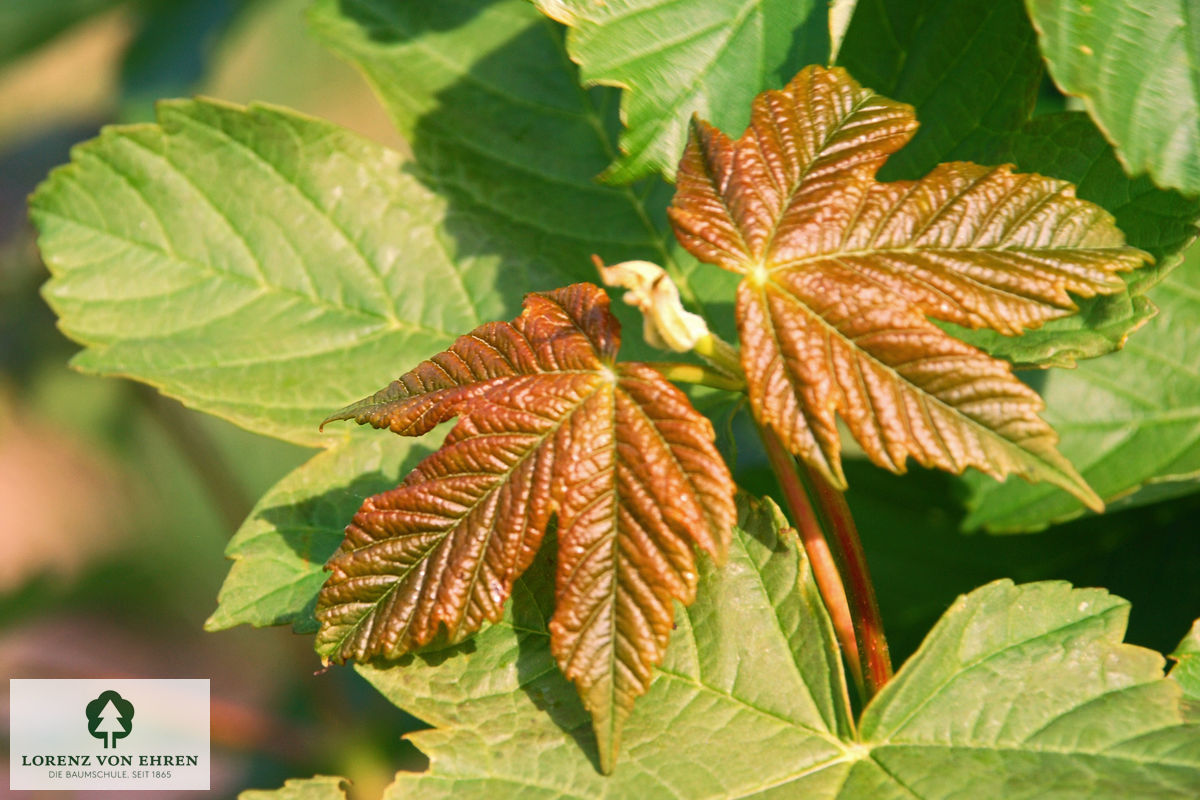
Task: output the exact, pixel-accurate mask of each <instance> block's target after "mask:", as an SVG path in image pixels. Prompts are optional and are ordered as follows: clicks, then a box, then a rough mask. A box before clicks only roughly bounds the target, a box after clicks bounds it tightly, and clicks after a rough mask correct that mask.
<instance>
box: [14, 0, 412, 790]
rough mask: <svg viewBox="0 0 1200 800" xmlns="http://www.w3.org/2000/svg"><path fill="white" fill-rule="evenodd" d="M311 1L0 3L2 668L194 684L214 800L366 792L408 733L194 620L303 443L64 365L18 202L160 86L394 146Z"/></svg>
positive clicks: (68, 352) (315, 666)
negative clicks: (309, 779)
mask: <svg viewBox="0 0 1200 800" xmlns="http://www.w3.org/2000/svg"><path fill="white" fill-rule="evenodd" d="M307 4H308V3H307V0H143V1H142V2H112V0H0V675H3V676H5V677H8V678H31V677H64V678H65V677H109V676H111V677H201V678H210V679H211V681H212V684H211V688H212V698H213V709H212V712H213V714H212V754H213V765H214V766H213V774H212V787H213V788H212V791H211V792H210V794H211V795H212V796H215V797H233V796H235V795H236V794H237V792H238V791H239V790H241V789H244V788H251V787H260V788H273V787H276V786H279V785H281V784H282V783H283V781H284V779H286V778H289V777H293V776H308V775H312V774H315V773H321V772H324V773H331V774H344V775H353V776H354V777H355V785H354V786H353V787H352V788H351V796H352V797H378V796H379V795H380V793H381V791H382V789H383V787H384V786H385V785H386V784H387V783H389V782H390V781H391V779H392V776H393V774H394V773H395V771H396V769H397V768H405V767H407V768H412V769H420V768H421V767H422V766H423V761H422V758H421V756H420V755H419V754H418V753H417V752H416V750H415V749H414V748H412V747H411V746H410V745H407V744H405V743H403V742H402V741H401V738H400V737H401V735H402V734H403V733H404V732H405V731H406V730H409V729H411V728H412V727H413V726H414V725H415V724H417V723H416V721H415V720H413V719H412V718H411V717H407V716H406V715H404V714H403V713H402V712H400V711H398V710H397V709H395V708H394V707H392V706H390V705H389V704H388V703H387V702H386V701H385V700H383V699H382V698H381V697H380V696H378V695H377V694H376V693H375V692H374V690H372V689H371V688H370V687H368V686H367V685H366V684H365V683H364V682H363V681H361V680H359V679H358V678H357V677H356V676H355V675H354V674H353V672H351V671H350V670H349V669H331V670H329V671H328V672H325V673H323V674H319V675H318V674H315V673H316V672H317V671H318V670H319V669H320V662H319V661H318V659H317V657H316V655H315V654H314V653H313V652H312V647H311V641H310V639H309V637H299V636H295V635H294V634H292V633H291V631H290V629H270V630H251V629H248V628H244V627H243V628H239V629H236V630H232V631H227V632H223V633H215V634H213V633H204V632H203V631H202V629H201V626H202V625H203V622H204V620H205V618H206V617H207V616H208V615H209V614H210V613H211V612H212V611H213V609H214V608H215V605H216V596H217V591H218V589H219V588H220V585H221V581H222V580H223V579H224V577H225V574H226V572H227V570H228V566H229V562H228V561H226V560H225V557H224V555H223V554H222V551H223V549H224V546H225V543H226V541H228V539H229V537H230V535H232V533H233V531H234V530H236V528H237V526H238V525H239V524H240V522H241V520H242V519H243V518H244V517H245V515H246V513H247V512H248V511H249V510H250V507H251V504H252V503H253V501H254V500H256V499H257V498H258V496H259V495H260V494H262V493H263V492H264V491H265V490H266V489H267V488H269V487H270V486H271V485H272V484H273V483H275V481H277V480H278V479H279V478H280V477H282V476H283V475H284V474H285V473H286V472H288V471H289V470H291V469H292V468H293V467H295V466H297V465H298V464H300V463H301V462H302V461H304V460H305V459H306V458H307V457H308V455H309V454H310V451H306V450H304V449H302V448H298V447H294V446H292V445H288V444H284V443H281V442H277V441H274V440H271V439H266V438H263V437H260V436H255V435H253V434H251V433H248V432H246V431H242V430H240V429H237V428H234V427H233V426H231V425H228V424H226V423H224V422H221V421H219V420H216V419H214V418H212V417H208V416H206V415H202V414H198V413H195V412H192V411H189V410H187V409H185V408H183V407H182V406H181V405H179V404H178V403H176V402H175V401H173V400H168V399H165V398H163V397H161V396H159V395H158V394H157V393H156V392H154V391H153V390H150V389H147V388H146V387H143V386H139V385H135V384H133V383H131V382H128V381H118V380H109V379H102V378H95V377H89V376H85V375H81V374H78V373H76V372H74V371H72V370H71V369H70V368H69V367H68V366H67V362H68V360H69V359H70V357H71V356H72V355H73V354H74V353H75V352H76V350H77V349H78V348H77V346H75V345H74V344H72V343H71V342H69V341H67V340H66V339H65V338H64V337H63V336H62V335H61V334H60V333H59V332H58V331H57V330H56V328H55V320H54V316H53V314H52V313H51V312H50V310H49V309H48V308H47V307H46V305H45V303H44V302H43V301H42V300H41V298H40V297H39V295H38V289H39V287H40V286H41V284H42V283H43V282H44V281H45V279H46V278H47V277H48V276H47V273H46V271H45V268H44V267H43V266H42V264H41V262H40V260H39V258H38V255H37V251H36V248H35V245H34V232H33V229H32V227H31V226H30V224H29V222H28V220H27V215H26V208H25V206H26V198H27V196H28V194H29V193H30V192H31V191H32V190H33V188H34V187H35V186H36V185H37V183H38V182H39V181H40V180H41V179H42V178H44V177H45V176H46V174H47V173H48V172H49V171H50V169H52V168H53V167H55V166H57V165H59V164H62V163H64V162H66V161H67V159H68V154H69V149H70V147H71V145H72V144H74V143H76V142H80V141H83V140H85V139H89V138H91V137H92V136H94V135H95V134H96V133H97V131H98V130H99V128H100V126H102V125H105V124H110V123H114V122H116V123H128V122H140V121H145V120H149V119H150V118H151V117H152V114H153V101H154V100H155V99H157V98H160V97H178V96H190V95H193V94H203V95H208V96H212V97H218V98H222V99H226V100H230V101H234V102H248V101H250V100H261V101H266V102H271V103H278V104H281V105H287V106H290V107H292V108H296V109H299V110H301V111H304V112H307V113H310V114H313V115H317V116H322V117H325V118H328V119H332V120H334V121H336V122H339V123H340V124H342V125H345V126H347V127H349V128H353V129H355V130H357V131H359V132H362V133H364V134H366V135H368V136H371V137H373V138H376V139H378V140H381V141H384V142H394V141H395V137H396V134H395V132H394V131H393V129H392V126H391V124H390V122H389V121H388V120H387V118H386V116H385V114H384V112H383V110H382V108H381V107H380V106H379V104H378V103H377V102H376V101H375V99H374V98H373V97H372V95H371V93H370V90H369V89H368V88H367V86H366V84H365V83H364V82H363V81H362V80H361V79H360V78H359V76H358V75H357V74H356V73H355V72H354V71H353V70H352V69H351V68H350V67H348V66H346V65H344V64H343V63H342V62H340V61H338V60H337V59H336V58H334V56H332V55H331V54H329V53H327V52H326V51H325V50H323V49H322V48H321V47H320V46H319V45H318V44H317V43H316V42H315V41H313V40H312V39H311V38H310V37H309V36H308V35H307V33H306V29H305V22H304V8H305V6H306V5H307ZM2 691H3V695H4V701H3V707H4V714H5V717H6V719H7V693H8V682H7V680H6V681H4V684H3V687H2ZM7 728H8V726H7V724H5V725H4V730H5V732H6V733H7ZM2 753H3V754H4V755H3V756H0V758H3V757H6V756H7V753H8V747H7V745H5V746H4V747H3V750H2ZM6 784H7V781H6ZM6 788H7V785H6ZM81 794H82V795H85V796H88V797H93V796H104V795H105V794H113V793H104V792H100V793H97V792H87V793H81ZM177 794H178V795H179V796H182V795H187V796H195V793H192V792H187V793H177ZM26 795H27V796H31V797H32V796H35V793H26ZM138 795H139V797H145V798H147V800H150V798H153V797H172V796H175V795H172V794H170V793H157V792H139V793H138ZM13 796H15V797H20V796H22V793H14V794H13ZM36 796H37V797H53V796H56V795H54V794H53V793H45V792H38V793H36ZM57 796H70V794H69V793H68V794H65V795H57Z"/></svg>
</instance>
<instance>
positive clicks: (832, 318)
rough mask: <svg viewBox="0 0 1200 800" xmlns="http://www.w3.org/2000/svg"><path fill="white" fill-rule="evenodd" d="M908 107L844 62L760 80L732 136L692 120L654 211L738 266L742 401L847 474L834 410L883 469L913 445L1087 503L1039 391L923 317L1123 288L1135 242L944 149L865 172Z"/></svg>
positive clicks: (1059, 301) (1068, 308)
mask: <svg viewBox="0 0 1200 800" xmlns="http://www.w3.org/2000/svg"><path fill="white" fill-rule="evenodd" d="M916 127H917V121H916V118H915V116H914V114H913V110H912V107H911V106H908V105H905V104H903V103H898V102H895V101H893V100H888V99H887V98H884V97H880V96H879V95H876V94H875V93H874V92H872V91H870V90H869V89H864V88H863V87H862V86H860V85H859V84H858V83H856V82H855V81H854V80H853V79H852V78H851V77H850V76H849V75H848V74H847V73H846V71H845V70H843V69H840V68H833V69H824V68H821V67H816V66H813V67H807V68H805V69H804V70H803V71H801V72H800V73H799V74H798V75H797V76H796V77H795V78H794V79H793V80H792V82H791V83H790V84H788V85H787V86H786V87H785V88H784V89H783V90H781V91H770V92H764V93H763V94H761V95H759V96H758V97H757V98H756V99H755V101H754V105H753V109H752V115H751V122H750V126H749V127H748V128H747V129H746V132H745V133H744V134H743V135H742V137H741V138H740V139H737V140H736V141H735V140H731V139H730V138H729V137H727V136H725V135H724V134H722V133H721V132H720V131H718V130H717V129H715V128H714V127H712V126H711V125H709V124H707V123H705V122H703V121H701V120H698V119H697V120H694V122H693V125H692V131H691V136H690V138H689V141H688V145H687V149H686V151H685V153H684V156H683V160H682V162H681V164H680V167H679V173H678V187H677V191H676V194H675V199H674V202H673V204H672V207H671V209H670V215H671V221H672V223H673V224H674V227H675V231H676V234H677V235H678V237H679V240H680V242H681V243H682V244H683V245H684V247H686V248H687V249H688V250H690V251H691V252H692V253H693V254H694V255H695V256H696V257H697V258H699V259H701V260H703V261H707V262H710V263H713V264H717V265H719V266H721V267H724V268H725V269H728V270H732V271H734V272H738V273H741V274H743V275H745V279H744V280H743V281H742V282H741V284H740V285H739V287H738V294H737V322H738V331H739V336H740V338H741V342H742V365H743V367H744V369H745V371H746V379H747V383H748V387H749V393H750V401H751V406H752V408H753V409H754V413H755V415H756V416H757V418H758V420H759V421H760V423H761V424H765V425H769V426H771V427H772V428H774V429H775V430H776V431H778V432H779V435H780V436H781V438H782V439H783V440H784V441H785V442H786V443H787V445H788V447H789V448H790V449H791V450H792V452H794V453H796V454H797V455H799V456H801V457H803V458H804V459H805V460H806V461H807V462H808V463H809V464H810V465H812V466H813V467H815V468H816V469H817V470H819V471H820V472H821V473H822V474H823V475H824V476H825V477H826V478H827V479H828V480H829V481H830V482H832V483H833V484H834V485H835V486H838V487H840V488H844V487H845V477H844V475H843V472H842V466H841V456H840V450H841V448H840V444H839V441H838V429H837V424H836V417H837V416H840V417H841V418H842V419H843V420H844V422H845V424H846V426H847V428H849V430H850V432H851V434H853V436H854V437H855V439H857V440H858V441H859V443H861V444H862V446H863V449H864V450H865V451H866V453H867V455H868V456H870V458H871V459H872V460H873V461H875V462H876V463H877V464H880V465H881V466H884V467H887V468H889V469H892V470H894V471H897V472H902V471H903V470H904V468H905V461H906V459H907V458H908V457H909V456H912V457H913V458H914V459H916V460H917V461H918V462H919V463H920V464H923V465H925V466H935V467H940V468H942V469H947V470H950V471H953V472H962V471H963V470H965V469H966V468H967V467H976V468H978V469H980V470H982V471H984V472H987V473H989V474H991V475H993V476H995V477H997V478H1003V477H1004V476H1005V475H1007V474H1009V473H1017V474H1019V475H1022V476H1023V477H1025V478H1027V479H1029V480H1035V479H1044V480H1048V481H1051V482H1053V483H1056V484H1058V485H1059V486H1062V487H1063V488H1065V489H1066V490H1068V491H1070V492H1071V493H1073V494H1075V495H1076V496H1077V497H1079V498H1080V499H1081V500H1083V501H1084V502H1085V503H1087V505H1088V506H1090V507H1092V508H1094V509H1097V510H1101V509H1103V503H1102V502H1101V500H1100V498H1099V497H1098V496H1096V493H1095V492H1093V491H1092V489H1091V488H1090V487H1089V486H1088V485H1087V483H1086V482H1085V481H1084V480H1083V478H1082V477H1081V476H1080V475H1079V473H1077V472H1076V471H1075V469H1074V467H1072V466H1071V464H1070V462H1068V461H1067V460H1066V459H1065V458H1063V457H1062V455H1060V454H1059V452H1058V450H1057V449H1056V447H1055V445H1056V444H1057V441H1058V438H1057V436H1056V435H1055V433H1054V431H1053V430H1052V429H1051V428H1050V426H1049V425H1047V424H1046V423H1045V422H1044V421H1043V420H1042V419H1041V418H1040V417H1039V416H1038V412H1039V411H1041V409H1042V401H1041V398H1039V397H1038V395H1037V394H1036V393H1035V392H1033V391H1032V390H1031V389H1029V388H1028V387H1026V386H1025V385H1024V384H1022V383H1021V382H1020V381H1019V380H1017V379H1016V377H1014V376H1013V374H1012V371H1011V368H1010V366H1009V364H1008V363H1007V362H1003V361H999V360H997V359H994V358H992V357H990V356H988V355H986V354H985V353H983V352H981V351H979V350H977V349H975V348H974V347H971V346H969V345H966V344H964V343H962V342H961V341H959V340H957V339H955V338H953V337H952V336H950V335H948V334H946V333H944V332H943V331H942V330H941V329H940V328H938V327H937V326H936V325H934V324H933V323H932V322H930V320H929V318H930V317H932V318H934V319H938V320H944V321H947V322H953V323H956V324H958V325H963V326H967V327H971V328H978V327H989V328H994V329H995V330H997V331H999V332H1001V333H1004V334H1008V335H1016V334H1019V333H1021V332H1022V331H1023V330H1025V329H1028V328H1034V327H1037V326H1039V325H1041V324H1042V323H1043V322H1045V321H1046V320H1050V319H1054V318H1056V317H1061V316H1065V315H1068V314H1071V313H1073V312H1074V311H1075V310H1076V306H1075V304H1074V302H1073V301H1072V300H1071V297H1070V294H1069V293H1070V292H1073V293H1075V294H1078V295H1081V296H1084V297H1090V296H1092V295H1095V294H1103V293H1111V292H1115V291H1118V290H1119V289H1121V288H1122V285H1123V284H1122V282H1121V280H1120V279H1119V278H1118V277H1117V276H1116V274H1115V273H1116V272H1118V271H1121V270H1129V269H1134V268H1135V267H1138V266H1140V265H1141V264H1142V263H1143V262H1145V261H1148V260H1150V256H1149V255H1147V254H1146V253H1143V252H1142V251H1140V250H1137V249H1135V248H1132V247H1128V246H1126V245H1125V242H1124V238H1123V237H1122V235H1121V232H1120V231H1119V230H1118V229H1117V228H1116V226H1115V225H1114V223H1113V219H1112V217H1111V216H1110V215H1109V214H1108V213H1107V212H1106V211H1104V210H1103V209H1101V208H1100V207H1098V206H1095V205H1093V204H1091V203H1087V202H1085V201H1083V200H1079V199H1077V198H1076V197H1075V196H1074V188H1073V187H1072V186H1071V185H1069V184H1067V183H1064V182H1063V181H1058V180H1053V179H1051V178H1046V177H1042V176H1040V175H1019V174H1013V172H1012V171H1011V169H1010V167H1008V166H1003V167H996V168H988V167H981V166H979V165H976V164H969V163H949V164H942V165H940V166H938V167H937V168H935V169H934V170H933V171H932V172H930V173H929V174H928V175H926V176H925V177H924V178H922V179H920V180H918V181H900V182H896V183H880V182H878V181H876V180H875V173H876V171H878V169H879V167H880V166H882V165H883V163H884V162H885V161H886V160H887V158H888V156H889V155H890V154H891V153H894V152H895V151H896V150H898V149H900V148H901V147H903V146H904V144H905V143H906V142H908V140H909V139H910V138H911V136H912V134H913V132H914V131H915V130H916Z"/></svg>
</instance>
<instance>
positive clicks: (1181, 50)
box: [1026, 0, 1200, 194]
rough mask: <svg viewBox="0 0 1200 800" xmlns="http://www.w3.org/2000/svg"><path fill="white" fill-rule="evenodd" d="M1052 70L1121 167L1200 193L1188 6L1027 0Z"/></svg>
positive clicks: (1199, 93) (1192, 23)
mask: <svg viewBox="0 0 1200 800" xmlns="http://www.w3.org/2000/svg"><path fill="white" fill-rule="evenodd" d="M1026 6H1027V7H1028V8H1029V16H1030V17H1031V18H1032V19H1033V23H1034V25H1035V26H1036V27H1037V29H1038V34H1039V39H1040V43H1041V48H1042V53H1043V54H1044V55H1045V57H1046V62H1047V63H1048V64H1049V66H1050V74H1051V75H1052V76H1053V77H1054V81H1055V83H1057V84H1058V85H1059V86H1060V87H1061V88H1062V90H1063V91H1064V92H1066V93H1068V94H1072V95H1077V96H1079V97H1081V98H1083V101H1084V103H1085V104H1086V105H1087V109H1088V113H1089V114H1090V115H1091V116H1092V119H1094V120H1096V123H1097V124H1098V125H1099V126H1100V128H1101V129H1102V130H1104V132H1105V133H1106V134H1107V136H1108V138H1109V139H1110V140H1111V141H1112V142H1113V143H1114V144H1115V145H1116V147H1117V153H1118V154H1119V155H1120V156H1121V160H1122V162H1124V164H1125V166H1126V168H1127V169H1128V171H1129V172H1130V173H1132V174H1135V175H1136V174H1139V173H1143V172H1149V173H1150V175H1151V176H1152V177H1153V178H1154V180H1155V182H1156V183H1158V184H1159V185H1160V186H1165V187H1173V188H1177V189H1181V190H1183V191H1184V192H1187V193H1188V194H1195V193H1196V192H1198V191H1200V82H1198V81H1197V78H1198V72H1197V52H1198V51H1197V38H1196V37H1197V35H1198V34H1200V30H1198V29H1197V25H1198V24H1200V23H1198V22H1197V20H1196V16H1195V15H1196V7H1195V4H1194V3H1192V2H1190V0H1146V2H1142V3H1078V2H1072V0H1026Z"/></svg>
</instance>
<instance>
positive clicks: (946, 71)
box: [838, 0, 1200, 366]
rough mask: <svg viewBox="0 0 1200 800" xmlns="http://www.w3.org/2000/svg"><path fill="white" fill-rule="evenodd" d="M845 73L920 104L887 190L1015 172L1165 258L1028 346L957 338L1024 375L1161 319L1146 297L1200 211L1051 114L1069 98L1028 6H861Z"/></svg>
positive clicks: (1089, 125)
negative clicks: (935, 177) (946, 167)
mask: <svg viewBox="0 0 1200 800" xmlns="http://www.w3.org/2000/svg"><path fill="white" fill-rule="evenodd" d="M838 63H839V64H840V65H841V66H844V67H845V68H846V69H847V70H848V71H849V72H850V73H851V74H852V75H854V76H855V77H856V78H857V79H858V80H859V81H861V82H863V83H864V84H866V85H868V86H870V87H871V88H872V89H874V90H875V91H876V92H878V93H880V94H883V95H886V96H887V97H891V98H894V99H896V100H900V101H902V102H905V103H909V104H911V105H912V106H913V107H914V108H915V110H916V113H917V117H918V119H920V120H921V127H920V129H919V130H918V131H917V133H916V135H915V136H914V137H913V140H912V141H911V142H910V143H909V144H908V145H906V146H905V147H904V148H903V149H902V150H901V151H899V152H898V153H896V154H895V155H893V156H892V157H891V158H889V159H888V162H887V164H885V165H884V167H883V168H882V169H881V170H880V173H879V176H880V179H882V180H892V179H894V178H916V177H920V176H921V175H923V174H925V173H926V172H928V171H929V170H930V169H932V168H933V167H935V166H936V165H937V164H938V163H939V162H942V161H949V160H968V161H975V162H978V163H981V164H1009V163H1011V164H1014V165H1015V167H1016V169H1018V170H1019V171H1022V172H1037V173H1039V174H1041V175H1046V176H1048V177H1052V178H1058V179H1060V180H1065V181H1068V182H1070V183H1073V184H1075V186H1076V195H1077V196H1078V197H1080V198H1082V199H1084V200H1088V201H1090V202H1093V203H1095V204H1097V205H1099V206H1101V207H1103V208H1104V209H1105V210H1107V211H1108V212H1109V213H1111V214H1112V215H1113V217H1114V218H1115V219H1116V222H1117V227H1119V228H1120V229H1121V231H1122V233H1124V235H1125V238H1126V241H1127V243H1128V244H1130V245H1133V246H1134V247H1137V248H1139V249H1141V250H1144V251H1146V252H1147V253H1149V254H1150V255H1152V256H1153V257H1154V259H1155V261H1154V264H1153V266H1147V267H1144V268H1142V269H1138V270H1135V271H1133V272H1128V273H1123V274H1122V275H1121V277H1122V279H1123V280H1124V281H1125V283H1126V284H1127V289H1126V290H1125V291H1121V292H1116V293H1113V294H1106V295H1099V296H1096V297H1091V298H1076V299H1077V303H1078V305H1079V308H1080V310H1079V313H1077V314H1073V315H1071V316H1069V317H1064V318H1060V319H1056V320H1051V321H1050V322H1048V323H1047V324H1045V325H1043V326H1042V327H1040V328H1038V329H1036V330H1031V331H1026V332H1025V333H1024V334H1023V335H1021V336H1015V337H1014V336H1003V335H1000V334H997V333H995V332H993V331H989V330H986V329H983V330H977V331H971V330H967V329H963V328H957V329H955V330H954V331H953V332H954V334H955V336H957V337H959V338H962V339H963V340H964V341H967V342H968V343H970V344H973V345H975V346H976V347H980V348H982V349H984V350H986V351H987V352H988V353H990V354H991V355H994V356H998V357H1000V358H1004V359H1006V360H1009V361H1012V362H1013V363H1014V364H1017V365H1035V366H1070V365H1071V364H1073V363H1074V362H1075V361H1076V360H1077V359H1085V358H1092V357H1095V356H1100V355H1103V354H1105V353H1108V352H1112V351H1114V350H1117V349H1120V347H1121V346H1122V344H1123V343H1124V341H1125V338H1126V337H1127V336H1128V335H1129V333H1130V332H1132V331H1133V330H1136V329H1137V327H1138V326H1139V325H1141V324H1143V323H1144V322H1145V321H1146V319H1148V318H1149V317H1150V316H1152V315H1153V312H1154V308H1153V304H1152V303H1150V301H1149V300H1147V299H1146V297H1145V296H1144V295H1143V292H1144V291H1145V290H1146V289H1147V288H1149V287H1150V286H1151V285H1153V283H1154V282H1155V281H1156V280H1159V279H1161V278H1162V277H1163V276H1165V275H1166V274H1167V273H1168V272H1170V271H1171V270H1172V269H1174V268H1175V267H1176V266H1177V265H1178V264H1179V262H1180V257H1179V253H1180V251H1182V250H1183V249H1184V247H1186V246H1187V244H1188V243H1189V242H1190V241H1191V239H1192V238H1193V237H1194V236H1195V220H1196V219H1197V217H1198V216H1200V200H1197V199H1196V198H1188V197H1184V196H1182V195H1180V194H1179V193H1177V192H1173V191H1167V190H1164V189H1160V188H1158V187H1156V186H1154V184H1153V183H1152V182H1151V181H1150V179H1149V178H1148V177H1147V176H1144V175H1143V176H1139V177H1132V178H1131V177H1130V176H1129V175H1127V174H1125V171H1124V170H1123V169H1122V167H1121V164H1120V162H1119V160H1118V159H1117V156H1116V154H1115V153H1114V151H1113V148H1112V146H1111V145H1110V144H1109V143H1108V142H1107V141H1106V140H1105V138H1104V135H1103V134H1102V133H1101V132H1100V131H1099V130H1098V129H1097V128H1096V126H1095V124H1094V123H1093V122H1092V121H1091V119H1089V118H1088V116H1087V114H1085V113H1082V112H1066V113H1048V112H1049V111H1050V110H1051V109H1053V107H1054V103H1055V102H1056V100H1061V98H1056V97H1054V96H1053V95H1052V94H1051V93H1049V92H1044V91H1043V92H1042V93H1039V88H1042V89H1044V88H1045V79H1044V65H1043V62H1042V59H1041V54H1040V53H1039V52H1038V46H1037V35H1036V33H1035V31H1034V30H1033V28H1032V26H1031V24H1030V22H1029V17H1028V14H1027V13H1026V10H1025V5H1024V3H1023V2H1022V0H918V1H917V2H913V0H870V2H863V3H859V4H858V7H857V9H856V13H855V16H854V19H853V20H852V23H851V26H850V29H849V30H848V31H847V35H846V45H845V47H843V48H842V50H841V51H840V52H839V56H838ZM1039 94H1041V99H1040V100H1039ZM1035 112H1036V113H1037V116H1034V114H1035ZM1031 117H1032V119H1031Z"/></svg>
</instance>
